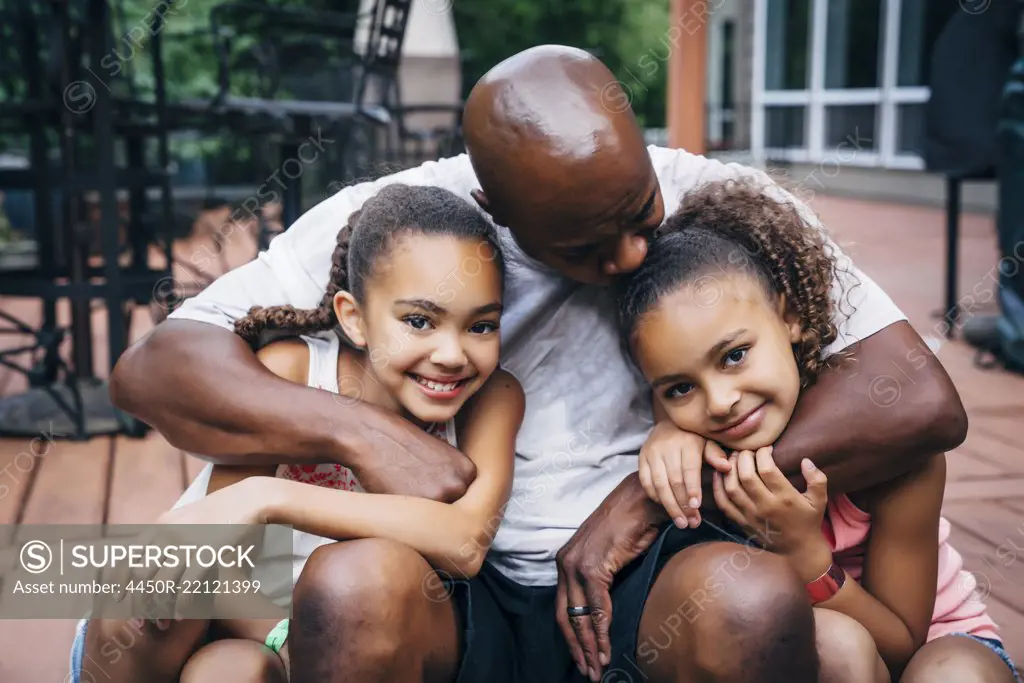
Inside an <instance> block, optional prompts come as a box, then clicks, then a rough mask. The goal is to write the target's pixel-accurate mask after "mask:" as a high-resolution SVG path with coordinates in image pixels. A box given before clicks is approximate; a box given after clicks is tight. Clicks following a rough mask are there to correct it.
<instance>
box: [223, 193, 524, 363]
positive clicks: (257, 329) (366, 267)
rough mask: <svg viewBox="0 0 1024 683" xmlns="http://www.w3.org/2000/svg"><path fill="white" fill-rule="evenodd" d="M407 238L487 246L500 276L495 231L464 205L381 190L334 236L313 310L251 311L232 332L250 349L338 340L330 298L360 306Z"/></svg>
mask: <svg viewBox="0 0 1024 683" xmlns="http://www.w3.org/2000/svg"><path fill="white" fill-rule="evenodd" d="M407 234H421V235H432V236H444V237H454V238H457V239H466V240H476V241H482V242H486V243H487V244H488V245H489V246H490V248H491V251H492V253H493V260H494V264H495V267H497V268H498V273H499V274H500V275H502V276H503V274H504V267H503V260H502V255H501V249H500V247H499V241H498V237H497V234H496V232H495V229H494V226H492V225H491V223H490V222H489V221H488V220H487V219H486V218H485V217H484V216H483V214H481V213H480V212H479V211H478V210H477V209H476V208H474V207H473V206H471V205H470V204H469V202H467V201H465V200H464V199H462V198H461V197H459V196H458V195H456V194H454V193H452V192H449V191H448V190H445V189H443V188H440V187H419V186H409V185H401V184H397V183H396V184H391V185H386V186H385V187H384V188H383V189H381V190H380V191H379V192H378V193H377V194H376V195H374V196H373V197H371V198H370V199H368V200H367V201H366V202H365V203H364V204H363V207H362V209H360V210H358V211H355V212H353V213H352V214H351V215H350V216H349V218H348V223H347V224H346V225H345V226H344V227H343V228H342V229H341V230H339V231H338V237H337V242H336V244H335V247H334V252H333V253H332V254H331V271H330V275H329V276H328V280H327V289H326V291H325V292H324V295H323V296H322V297H321V299H320V304H319V306H318V307H317V308H312V309H301V308H295V307H294V306H291V305H285V306H271V307H269V308H263V307H261V306H254V307H253V308H252V309H250V310H249V314H248V315H247V316H245V317H243V318H239V319H238V320H236V321H235V332H236V333H237V334H238V335H239V336H240V337H242V338H243V339H245V340H246V341H247V342H249V344H250V345H255V344H256V343H257V342H258V340H259V338H260V336H261V334H262V333H263V332H264V331H274V332H282V333H285V334H289V335H299V334H307V333H311V332H320V331H325V330H331V329H334V330H336V331H338V333H339V334H340V327H339V325H338V320H337V317H336V316H335V314H334V295H335V294H337V293H338V292H340V291H347V292H350V293H351V294H352V296H353V297H355V299H356V301H358V302H360V303H361V302H363V301H365V297H366V283H367V282H368V281H369V280H370V278H371V277H372V276H373V274H374V273H375V272H376V269H377V267H378V266H379V265H380V260H381V258H382V257H386V256H387V255H388V253H390V249H391V248H392V247H393V246H394V241H395V239H396V238H397V237H398V236H400V235H407ZM490 258H491V257H488V259H489V260H490Z"/></svg>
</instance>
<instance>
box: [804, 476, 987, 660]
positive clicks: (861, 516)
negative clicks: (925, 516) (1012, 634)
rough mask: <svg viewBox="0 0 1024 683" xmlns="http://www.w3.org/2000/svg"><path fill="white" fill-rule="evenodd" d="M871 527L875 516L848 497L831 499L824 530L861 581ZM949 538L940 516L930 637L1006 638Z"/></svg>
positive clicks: (844, 564) (837, 554)
mask: <svg viewBox="0 0 1024 683" xmlns="http://www.w3.org/2000/svg"><path fill="white" fill-rule="evenodd" d="M870 528H871V515H869V514H868V513H867V512H865V511H864V510H861V509H860V508H858V507H857V506H856V505H854V504H853V501H851V500H850V499H849V498H848V497H847V496H837V497H833V498H831V499H830V500H829V503H828V508H827V509H826V511H825V519H824V520H823V521H822V524H821V531H822V533H824V534H825V538H826V539H827V540H828V542H829V544H830V545H831V546H832V552H833V557H834V560H835V561H836V563H838V564H839V566H841V567H842V568H843V569H844V570H846V573H847V574H849V575H850V577H851V578H853V579H855V580H857V581H860V577H861V574H862V572H863V569H864V552H865V550H866V549H867V540H868V530H869V529H870ZM948 539H949V522H947V521H946V520H945V519H944V518H942V517H940V518H939V581H938V586H937V590H936V595H935V611H934V613H933V614H932V625H931V628H930V629H928V640H929V641H932V640H935V639H936V638H939V637H941V636H947V635H949V634H951V633H969V634H971V635H975V636H978V637H981V638H995V639H997V640H1002V639H1001V638H1000V636H999V629H998V627H997V626H996V624H995V622H994V621H992V619H991V618H990V617H989V616H988V613H987V611H986V610H985V603H984V596H983V595H981V594H980V591H978V582H977V579H976V578H975V577H974V574H973V573H971V572H969V571H967V570H965V569H964V561H963V558H962V557H961V556H960V553H958V552H957V551H956V550H954V549H953V547H952V546H950V545H949V543H947V540H948Z"/></svg>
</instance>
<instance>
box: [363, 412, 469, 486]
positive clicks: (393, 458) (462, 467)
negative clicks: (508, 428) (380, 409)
mask: <svg viewBox="0 0 1024 683" xmlns="http://www.w3.org/2000/svg"><path fill="white" fill-rule="evenodd" d="M382 418H384V419H389V418H390V416H389V415H383V416H382ZM391 419H396V420H397V419H401V418H391ZM403 421H404V420H403ZM382 442H383V443H382ZM358 450H359V451H360V453H359V455H358V456H357V457H356V458H354V459H353V460H352V462H351V464H350V465H349V468H350V469H351V470H352V472H353V473H354V474H355V475H356V478H357V479H358V480H359V483H360V484H361V485H362V486H363V488H364V489H366V490H367V491H368V492H370V493H389V494H393V495H405V496H415V497H417V498H429V499H430V500H436V501H439V502H442V503H452V502H455V501H456V500H458V499H460V498H462V496H464V495H465V494H466V490H467V489H468V488H469V485H470V484H472V483H473V480H474V479H475V478H476V466H475V465H474V464H473V461H472V460H470V459H469V458H468V457H466V455H465V454H464V453H463V452H462V451H460V450H458V449H456V448H452V447H451V446H450V445H448V443H447V442H445V441H442V440H441V439H439V438H437V437H436V436H432V435H430V434H427V433H426V432H424V431H423V430H422V429H416V430H409V429H402V426H401V425H396V428H395V429H394V430H393V431H391V432H390V433H389V434H386V435H385V434H380V433H377V432H374V433H373V434H372V435H371V440H370V441H368V442H367V443H366V445H365V446H364V447H363V448H360V449H358ZM388 454H393V455H390V456H389V455H388Z"/></svg>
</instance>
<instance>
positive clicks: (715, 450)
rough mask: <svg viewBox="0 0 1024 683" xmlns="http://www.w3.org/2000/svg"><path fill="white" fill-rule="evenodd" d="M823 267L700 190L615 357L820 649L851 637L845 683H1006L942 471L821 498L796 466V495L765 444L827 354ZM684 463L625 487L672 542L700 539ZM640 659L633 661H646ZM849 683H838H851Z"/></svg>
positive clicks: (718, 194)
mask: <svg viewBox="0 0 1024 683" xmlns="http://www.w3.org/2000/svg"><path fill="white" fill-rule="evenodd" d="M833 254H834V252H833V247H832V244H831V242H830V241H829V240H828V238H827V237H825V236H824V235H823V233H822V232H821V231H820V230H816V229H814V228H813V227H811V225H809V223H808V222H807V221H806V220H805V218H804V217H803V216H802V215H801V214H800V213H799V211H798V210H797V208H796V207H795V206H794V205H793V204H792V203H790V202H786V201H777V200H776V199H773V198H772V197H771V196H770V195H769V193H767V192H766V191H764V190H763V189H762V188H760V187H758V186H757V185H755V184H752V183H738V182H735V181H724V182H714V183H710V184H707V185H705V186H703V187H702V188H700V190H699V191H697V192H694V193H691V194H688V195H687V196H686V199H685V201H684V202H683V205H682V207H681V208H680V210H679V211H678V212H677V213H676V214H674V215H673V216H671V217H669V218H668V220H667V221H666V222H665V224H664V226H663V227H662V228H661V229H660V230H659V231H658V233H657V235H656V238H655V239H654V240H653V241H652V242H651V243H650V245H649V248H648V255H647V258H646V259H645V261H644V263H643V265H641V266H640V268H638V269H637V270H636V271H635V272H634V273H632V274H630V275H629V276H627V277H625V278H624V279H623V280H622V281H620V282H619V283H618V291H617V294H618V303H619V322H620V328H621V332H622V334H623V344H624V346H625V347H626V350H627V352H628V353H629V355H630V357H631V358H632V359H633V361H634V363H635V364H636V365H637V367H638V368H639V370H640V371H641V373H642V374H643V376H644V378H645V379H646V380H647V382H648V383H649V385H650V387H651V390H652V392H653V399H654V400H653V403H654V409H655V412H656V413H657V415H656V418H657V419H658V420H661V419H663V418H665V419H667V420H668V421H670V422H671V423H672V424H674V425H675V426H676V427H677V428H679V429H682V430H684V431H687V432H690V433H693V434H698V435H700V436H702V437H704V438H705V439H706V445H705V449H704V457H703V460H704V461H706V462H707V463H708V465H710V466H711V467H712V469H713V471H712V491H713V497H714V503H715V506H716V507H717V508H718V510H719V511H720V512H722V513H724V514H725V516H726V517H728V518H729V519H730V520H731V521H732V522H733V523H735V524H736V525H737V526H738V527H740V529H742V530H743V531H744V532H746V533H748V534H750V536H751V538H752V539H753V540H754V541H755V542H756V543H758V544H760V545H761V546H763V547H764V548H766V549H768V550H771V551H774V552H775V553H777V554H780V555H782V556H784V557H785V558H786V559H787V560H788V561H789V564H790V565H791V566H792V568H793V569H794V571H795V572H796V573H797V574H798V575H799V576H800V577H801V580H802V581H803V582H804V583H805V584H806V585H807V592H808V597H809V599H810V601H811V603H812V604H813V605H815V609H814V612H815V618H816V620H817V621H818V632H819V634H824V637H827V636H828V633H830V632H832V633H840V632H841V633H845V634H847V636H848V635H849V634H850V633H851V630H850V629H851V628H852V629H853V633H854V634H857V633H859V634H862V635H863V637H860V638H852V639H851V638H849V637H847V636H844V638H845V640H846V641H847V642H846V644H845V645H844V647H857V648H858V650H857V651H858V652H859V653H861V654H863V657H860V660H861V661H863V664H864V667H863V670H862V671H861V672H860V673H859V674H858V676H859V677H857V678H856V680H863V681H871V682H875V681H889V680H890V678H891V680H894V681H895V680H900V681H902V682H903V683H908V682H919V681H923V680H925V678H926V677H919V676H917V675H916V674H915V671H924V670H927V669H928V668H933V667H934V665H935V663H936V662H937V661H939V660H940V659H941V658H942V657H946V656H949V655H950V654H952V653H954V651H955V654H956V655H957V656H956V658H955V659H957V660H958V661H959V662H967V663H969V668H971V669H973V673H972V675H967V674H966V670H965V671H964V672H960V671H959V669H958V670H957V673H953V672H949V676H948V678H949V679H950V680H952V679H953V678H957V679H959V678H963V679H964V680H967V679H970V680H978V681H993V682H995V681H998V682H1007V683H1008V682H1010V681H1012V680H1014V673H1013V672H1014V669H1013V666H1012V664H1011V662H1010V660H1009V657H1008V655H1007V654H1006V651H1005V649H1004V647H1003V644H1002V641H1001V638H1000V634H999V630H998V628H997V627H996V624H995V623H994V622H993V621H992V619H991V618H990V617H989V616H988V614H987V612H986V608H985V605H984V603H983V602H982V601H981V599H979V597H978V595H977V592H976V591H975V590H974V589H975V586H976V581H975V577H974V575H973V574H971V573H969V572H966V571H964V570H963V560H962V558H961V556H960V555H959V554H958V553H957V552H956V551H955V550H954V549H953V548H952V547H950V546H949V544H948V543H947V539H948V537H949V531H950V527H949V524H948V522H946V520H945V519H943V518H941V516H940V512H941V506H942V497H943V491H944V487H945V462H946V461H945V455H944V454H941V453H940V454H938V455H936V456H934V457H933V458H932V459H931V460H930V462H929V464H927V465H926V466H925V467H924V468H922V469H921V470H919V471H915V472H911V473H909V474H906V475H904V476H903V477H900V478H896V479H894V480H892V481H890V482H887V483H885V484H882V485H880V486H878V487H876V488H874V489H870V490H865V491H861V492H857V493H852V494H849V495H838V496H833V497H831V498H830V497H829V495H828V492H827V487H826V484H827V482H826V477H825V475H824V473H823V472H821V471H820V470H819V469H817V468H815V466H814V464H813V463H812V462H811V461H810V460H807V459H805V460H804V461H803V463H802V474H803V477H804V479H805V480H806V491H805V492H804V493H801V492H799V491H798V490H797V488H796V487H795V486H794V484H793V483H791V482H790V480H789V479H787V478H786V476H785V475H783V474H782V472H781V471H780V470H779V468H778V467H777V466H776V464H775V462H774V461H773V458H772V444H773V443H775V441H776V440H777V439H778V438H779V436H780V435H781V434H782V433H783V431H784V430H785V429H786V427H787V425H788V423H789V421H790V418H791V417H792V416H793V413H794V412H795V410H796V409H797V403H798V399H799V396H800V393H801V391H802V389H804V388H806V387H808V386H810V385H811V384H812V383H814V381H815V378H816V377H817V375H818V373H819V372H820V370H821V369H822V365H823V363H822V359H821V358H822V349H824V348H826V347H827V346H828V345H829V344H830V343H832V342H833V341H834V340H835V339H836V335H837V328H836V324H835V317H836V316H835V315H834V312H835V311H836V310H837V309H839V308H842V306H841V305H840V304H841V303H842V299H843V298H845V295H846V293H844V294H843V296H842V297H838V298H837V299H833V297H832V295H831V294H830V292H831V283H832V282H834V281H836V280H837V279H838V278H837V277H836V275H837V273H836V269H837V265H836V260H835V258H834V257H833ZM840 362H843V361H842V359H840ZM889 379H892V378H889ZM893 383H894V384H895V380H893ZM882 389H884V390H885V391H886V392H889V391H890V390H893V389H894V387H889V388H887V389H886V388H885V387H882ZM884 398H889V393H886V394H885V395H884ZM727 453H728V455H727ZM683 460H684V458H683V457H682V456H681V455H680V454H679V453H672V452H670V451H668V450H666V449H662V450H660V451H653V450H651V449H645V450H642V451H641V453H640V467H639V470H640V472H639V475H640V480H641V482H642V485H643V487H644V490H645V491H646V493H647V495H648V497H650V498H651V499H652V500H654V501H656V502H659V503H661V504H662V505H663V506H664V507H665V508H666V509H667V510H669V511H673V510H674V511H677V512H676V513H675V514H674V517H675V520H676V524H677V525H678V526H680V527H683V528H686V527H688V526H693V525H694V524H698V525H699V524H700V523H701V518H700V516H699V515H698V514H697V512H696V511H697V509H698V508H699V507H700V504H701V500H700V496H701V467H702V462H701V461H700V459H699V458H698V459H697V462H689V461H685V462H684V461H683ZM683 510H687V512H686V513H682V514H680V512H682V511H683ZM670 514H672V513H671V512H670ZM688 517H689V519H687V518H688ZM847 577H849V580H847ZM709 590H710V587H709ZM851 620H852V621H851ZM821 637H822V636H821V635H819V640H820V638H821ZM645 645H646V646H647V647H648V649H650V643H646V644H641V646H640V648H639V649H638V652H637V656H638V657H639V658H641V659H644V658H645V657H649V656H650V655H652V654H653V655H655V657H656V655H657V653H656V652H646V653H645V652H644V651H643V650H644V647H645ZM1007 665H1009V667H1008V666H1007ZM822 666H823V667H825V668H827V664H826V662H824V661H823V663H822ZM825 673H826V674H827V672H825ZM839 674H840V672H836V675H839ZM848 674H849V672H845V673H844V674H843V677H842V680H854V679H853V678H848V677H847V676H848ZM961 674H962V675H961ZM975 674H977V675H975ZM822 680H831V679H830V678H828V676H827V675H826V676H825V677H824V678H823V679H822ZM837 680H838V679H837Z"/></svg>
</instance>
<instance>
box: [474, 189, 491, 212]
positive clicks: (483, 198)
mask: <svg viewBox="0 0 1024 683" xmlns="http://www.w3.org/2000/svg"><path fill="white" fill-rule="evenodd" d="M469 195H470V196H471V197H472V198H473V199H475V200H476V203H477V204H479V205H480V208H481V209H483V210H484V211H486V212H487V213H490V212H491V201H490V200H489V199H488V198H487V195H485V194H484V191H483V190H470V192H469Z"/></svg>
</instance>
